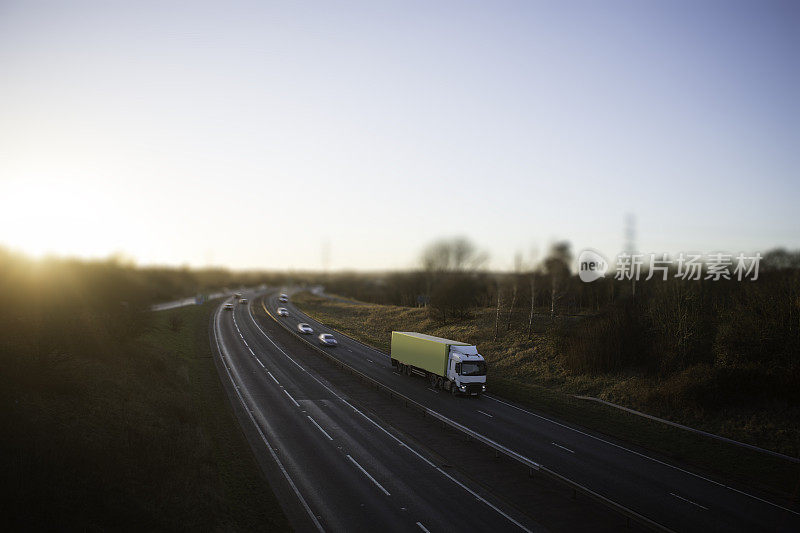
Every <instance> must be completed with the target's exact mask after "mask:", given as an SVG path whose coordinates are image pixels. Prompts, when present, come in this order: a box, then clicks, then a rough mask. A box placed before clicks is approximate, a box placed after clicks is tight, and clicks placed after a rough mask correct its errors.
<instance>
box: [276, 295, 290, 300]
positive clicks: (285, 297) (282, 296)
mask: <svg viewBox="0 0 800 533" xmlns="http://www.w3.org/2000/svg"><path fill="white" fill-rule="evenodd" d="M278 301H279V302H288V301H289V297H288V296H287V295H285V294H281V295H280V296H279V297H278Z"/></svg>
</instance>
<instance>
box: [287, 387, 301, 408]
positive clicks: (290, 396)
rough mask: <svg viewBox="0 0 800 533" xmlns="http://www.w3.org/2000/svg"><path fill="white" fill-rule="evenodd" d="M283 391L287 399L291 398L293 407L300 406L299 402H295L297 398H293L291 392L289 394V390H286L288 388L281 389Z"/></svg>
mask: <svg viewBox="0 0 800 533" xmlns="http://www.w3.org/2000/svg"><path fill="white" fill-rule="evenodd" d="M283 392H285V393H286V396H288V397H289V399H290V400H292V403H293V404H294V405H295V407H300V404H299V403H297V400H295V399H294V398H292V395H291V394H289V391H288V390H286V389H283Z"/></svg>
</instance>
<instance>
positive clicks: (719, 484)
mask: <svg viewBox="0 0 800 533" xmlns="http://www.w3.org/2000/svg"><path fill="white" fill-rule="evenodd" d="M484 396H485V397H486V398H488V399H490V400H492V401H494V402H497V403H502V404H503V405H507V406H509V407H511V408H513V409H516V410H517V411H522V412H523V413H528V414H529V415H531V416H535V417H536V418H540V419H542V420H547V421H548V422H551V423H553V424H555V425H557V426H561V427H563V428H565V429H569V430H571V431H574V432H575V433H580V434H581V435H584V436H586V437H589V438H591V439H595V440H599V441H600V442H603V443H605V444H608V445H609V446H613V447H615V448H619V449H620V450H625V451H626V452H629V453H632V454H634V455H637V456H639V457H642V458H643V459H647V460H649V461H653V462H654V463H658V464H660V465H664V466H666V467H669V468H673V469H675V470H677V471H679V472H683V473H684V474H688V475H690V476H694V477H696V478H698V479H702V480H703V481H708V482H709V483H712V484H714V485H717V486H718V487H723V488H726V489H728V490H731V491H733V492H736V493H738V494H742V495H744V496H747V497H749V498H752V499H754V500H758V501H760V502H762V503H766V504H767V505H771V506H773V507H777V508H778V509H783V510H784V511H788V512H790V513H792V514H794V515H800V513H798V512H797V511H793V510H792V509H789V508H788V507H784V506H782V505H778V504H777V503H773V502H771V501H769V500H765V499H764V498H759V497H758V496H754V495H752V494H749V493H747V492H745V491H743V490H739V489H735V488H733V487H731V486H729V485H725V484H724V483H720V482H719V481H714V480H713V479H709V478H707V477H703V476H701V475H700V474H695V473H694V472H690V471H688V470H684V469H683V468H680V467H679V466H675V465H671V464H669V463H665V462H664V461H660V460H658V459H655V458H653V457H650V456H649V455H645V454H643V453H639V452H637V451H634V450H631V449H629V448H626V447H625V446H620V445H619V444H615V443H613V442H610V441H607V440H605V439H601V438H600V437H596V436H595V435H592V434H590V433H586V432H584V431H581V430H579V429H575V428H574V427H570V426H568V425H566V424H561V423H560V422H556V421H555V420H552V419H550V418H547V417H546V416H542V415H537V414H536V413H533V412H531V411H528V410H527V409H523V408H521V407H517V406H516V405H513V404H510V403H508V402H504V401H503V400H498V399H497V398H493V397H492V396H489V395H487V394H485V395H484Z"/></svg>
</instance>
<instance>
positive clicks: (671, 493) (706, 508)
mask: <svg viewBox="0 0 800 533" xmlns="http://www.w3.org/2000/svg"><path fill="white" fill-rule="evenodd" d="M669 494H670V496H675V497H676V498H678V499H679V500H683V501H685V502H686V503H691V504H692V505H694V506H695V507H699V508H700V509H702V510H704V511H708V507H703V506H702V505H700V504H699V503H695V502H693V501H692V500H687V499H686V498H684V497H683V496H678V495H677V494H675V493H674V492H670V493H669Z"/></svg>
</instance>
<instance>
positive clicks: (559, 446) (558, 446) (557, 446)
mask: <svg viewBox="0 0 800 533" xmlns="http://www.w3.org/2000/svg"><path fill="white" fill-rule="evenodd" d="M550 444H552V445H553V446H555V447H556V448H561V449H562V450H566V451H568V452H569V453H575V452H574V451H572V450H570V449H569V448H565V447H564V446H562V445H560V444H556V443H555V442H551V443H550Z"/></svg>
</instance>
